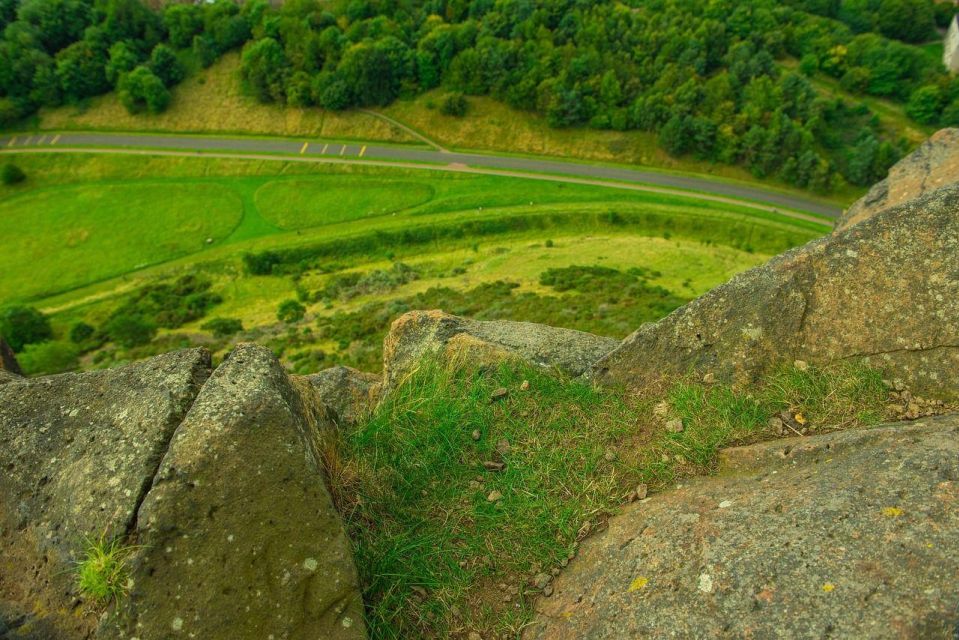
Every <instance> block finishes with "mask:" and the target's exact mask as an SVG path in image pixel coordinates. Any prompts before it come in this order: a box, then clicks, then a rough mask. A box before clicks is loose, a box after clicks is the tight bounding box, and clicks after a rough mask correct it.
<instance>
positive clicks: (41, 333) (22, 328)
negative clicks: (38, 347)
mask: <svg viewBox="0 0 959 640" xmlns="http://www.w3.org/2000/svg"><path fill="white" fill-rule="evenodd" d="M0 337H2V338H3V339H4V340H6V342H7V344H9V345H10V348H11V349H13V350H14V351H21V350H22V349H23V348H24V347H25V346H26V345H28V344H33V343H35V342H43V341H44V340H49V339H50V338H52V337H53V329H51V327H50V319H49V318H47V317H46V316H45V315H43V313H41V312H40V311H38V310H36V309H34V308H33V307H7V308H6V309H4V310H3V311H2V312H0Z"/></svg>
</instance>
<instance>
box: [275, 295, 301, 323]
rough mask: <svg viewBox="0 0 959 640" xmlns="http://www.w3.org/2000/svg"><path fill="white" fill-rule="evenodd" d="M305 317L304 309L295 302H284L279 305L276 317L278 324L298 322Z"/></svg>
mask: <svg viewBox="0 0 959 640" xmlns="http://www.w3.org/2000/svg"><path fill="white" fill-rule="evenodd" d="M305 315H306V307H304V306H303V305H302V304H300V303H299V302H297V301H296V300H286V301H284V302H283V303H282V304H280V308H279V309H278V310H277V312H276V317H277V318H278V319H279V320H280V322H299V321H300V320H302V319H303V316H305Z"/></svg>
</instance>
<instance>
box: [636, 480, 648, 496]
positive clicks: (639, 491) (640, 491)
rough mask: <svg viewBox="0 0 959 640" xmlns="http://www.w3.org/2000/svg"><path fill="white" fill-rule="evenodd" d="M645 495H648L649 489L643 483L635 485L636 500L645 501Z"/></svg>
mask: <svg viewBox="0 0 959 640" xmlns="http://www.w3.org/2000/svg"><path fill="white" fill-rule="evenodd" d="M647 495H649V487H648V486H647V485H646V484H645V483H643V484H638V485H636V499H637V500H645V499H646V496H647Z"/></svg>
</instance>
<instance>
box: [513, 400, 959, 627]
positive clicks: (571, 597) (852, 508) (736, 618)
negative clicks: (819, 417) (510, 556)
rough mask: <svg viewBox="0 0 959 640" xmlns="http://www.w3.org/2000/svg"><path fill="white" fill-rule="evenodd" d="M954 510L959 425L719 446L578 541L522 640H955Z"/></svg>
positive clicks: (958, 605) (925, 424)
mask: <svg viewBox="0 0 959 640" xmlns="http://www.w3.org/2000/svg"><path fill="white" fill-rule="evenodd" d="M957 501H959V415H951V416H944V417H940V418H930V419H926V420H923V421H920V422H916V423H911V424H910V425H891V426H883V427H879V428H874V429H867V430H856V431H847V432H837V433H833V434H828V435H822V436H815V437H810V438H796V439H791V440H781V441H778V442H770V443H766V444H761V445H756V446H752V447H743V448H740V449H735V450H729V451H727V452H725V455H724V466H723V469H722V470H721V474H720V476H719V477H711V478H702V479H699V480H697V481H694V482H692V483H690V484H688V485H686V486H684V487H682V488H678V489H674V490H671V491H667V492H665V493H661V494H657V495H654V496H652V497H651V498H650V499H648V500H647V501H646V502H644V503H643V504H642V505H633V506H629V507H626V508H625V510H624V512H623V513H622V515H619V516H616V517H614V518H612V519H611V520H610V521H609V528H608V530H607V531H605V532H603V533H602V534H600V535H598V536H596V537H595V538H593V539H590V540H587V541H586V542H584V543H583V544H582V546H581V548H580V554H579V556H578V557H577V559H576V560H575V561H574V562H572V563H571V564H570V566H569V568H568V569H567V570H566V571H564V573H563V574H562V575H561V576H560V577H559V578H558V579H557V580H556V581H555V582H554V583H553V586H554V588H555V593H554V595H553V597H552V598H550V599H549V600H540V601H539V602H538V604H537V611H538V614H537V619H536V621H535V624H534V625H533V626H531V627H530V628H529V629H528V630H527V632H526V634H525V636H524V637H525V638H526V639H527V640H539V639H545V638H584V639H586V638H589V639H610V640H613V639H617V640H618V639H619V638H664V637H675V638H743V637H751V638H770V639H774V638H783V639H786V638H788V639H804V638H810V639H812V638H816V639H818V638H823V637H832V638H876V639H881V638H928V639H941V640H947V639H949V640H951V639H952V638H954V634H955V633H956V630H957V625H959V581H957V580H956V576H957V575H959V554H957V553H956V549H957V548H959V509H956V504H957Z"/></svg>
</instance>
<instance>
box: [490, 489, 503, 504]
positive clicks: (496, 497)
mask: <svg viewBox="0 0 959 640" xmlns="http://www.w3.org/2000/svg"><path fill="white" fill-rule="evenodd" d="M502 499H503V494H502V493H500V492H499V491H497V490H496V489H493V490H492V491H490V492H489V495H488V496H486V500H487V501H489V502H496V501H497V500H502Z"/></svg>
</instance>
